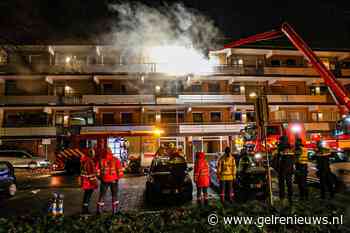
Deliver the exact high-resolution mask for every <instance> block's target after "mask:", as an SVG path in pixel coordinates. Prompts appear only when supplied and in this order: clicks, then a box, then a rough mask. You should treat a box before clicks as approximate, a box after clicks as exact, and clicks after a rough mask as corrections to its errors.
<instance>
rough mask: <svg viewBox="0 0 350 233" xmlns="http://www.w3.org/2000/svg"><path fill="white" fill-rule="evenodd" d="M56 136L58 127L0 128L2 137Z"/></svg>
mask: <svg viewBox="0 0 350 233" xmlns="http://www.w3.org/2000/svg"><path fill="white" fill-rule="evenodd" d="M23 136H26V137H35V136H43V137H44V136H47V137H49V136H51V137H54V136H56V127H20V128H0V137H23Z"/></svg>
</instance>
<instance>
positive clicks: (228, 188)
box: [217, 147, 236, 204]
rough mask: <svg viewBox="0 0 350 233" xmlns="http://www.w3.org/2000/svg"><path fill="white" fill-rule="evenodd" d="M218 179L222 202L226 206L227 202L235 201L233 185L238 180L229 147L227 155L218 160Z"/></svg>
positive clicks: (226, 150) (226, 151)
mask: <svg viewBox="0 0 350 233" xmlns="http://www.w3.org/2000/svg"><path fill="white" fill-rule="evenodd" d="M217 177H218V179H219V181H220V200H221V203H223V204H224V202H225V200H228V201H230V202H232V201H233V197H234V192H233V183H234V181H235V180H236V162H235V158H234V157H233V156H232V155H231V150H230V148H229V147H226V148H225V153H224V155H223V156H221V157H220V158H219V160H218V164H217Z"/></svg>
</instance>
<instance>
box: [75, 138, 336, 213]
mask: <svg viewBox="0 0 350 233" xmlns="http://www.w3.org/2000/svg"><path fill="white" fill-rule="evenodd" d="M97 153H99V154H98V156H95V154H96V152H95V150H94V149H92V148H91V149H89V150H88V151H87V152H86V153H84V155H83V156H82V157H81V184H82V185H81V186H82V189H83V190H84V197H83V208H82V213H83V214H88V213H89V203H90V199H91V197H92V194H93V192H94V190H95V189H97V188H98V184H99V183H100V187H99V197H98V202H97V214H100V213H101V212H102V211H103V207H104V198H105V195H106V192H107V190H108V189H110V190H111V193H112V213H113V214H115V213H116V212H117V210H118V204H119V201H118V180H119V179H120V178H121V177H123V168H122V166H121V162H120V161H119V159H118V158H116V157H115V156H113V154H112V152H111V150H110V148H107V149H106V150H102V151H99V152H97ZM165 154H168V155H169V156H170V155H176V156H184V154H183V151H182V148H177V149H176V148H175V146H174V145H171V144H169V145H167V146H165V145H162V146H161V147H160V148H159V150H158V151H157V153H156V156H157V155H158V156H161V155H165ZM316 155H317V156H316V161H317V169H318V176H319V177H320V186H321V188H320V190H321V198H325V194H326V190H327V189H328V191H329V193H330V197H331V198H332V197H333V196H334V188H333V185H334V184H333V178H332V173H331V170H330V167H329V157H330V151H329V150H327V149H326V148H323V147H322V146H321V144H319V146H318V147H317V149H316ZM237 157H242V155H238V154H237V155H233V154H232V153H231V151H230V148H229V147H226V148H225V152H224V155H222V156H221V157H220V158H219V159H218V161H217V178H218V180H219V181H220V200H221V202H222V203H225V202H226V201H228V202H232V201H233V199H234V184H235V181H236V173H237V171H236V170H237V169H236V159H238V158H237ZM273 166H274V168H275V169H276V171H277V174H278V183H279V197H280V199H284V198H285V186H287V194H288V200H289V202H290V203H292V201H293V199H292V197H293V175H294V177H295V181H296V183H297V184H298V188H299V192H300V199H301V200H307V199H308V188H307V175H308V154H307V149H306V148H305V146H304V145H303V143H302V141H301V140H300V139H296V142H295V145H293V146H292V145H290V143H289V142H288V138H287V137H285V136H281V137H280V140H279V143H278V145H277V148H276V150H275V152H274V153H273ZM98 180H100V182H98ZM194 182H195V183H196V186H197V202H198V204H202V202H204V204H205V205H207V204H208V187H209V185H210V173H209V165H208V162H207V161H206V159H205V153H204V152H197V154H196V161H195V163H194Z"/></svg>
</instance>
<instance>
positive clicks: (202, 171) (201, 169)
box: [194, 152, 210, 188]
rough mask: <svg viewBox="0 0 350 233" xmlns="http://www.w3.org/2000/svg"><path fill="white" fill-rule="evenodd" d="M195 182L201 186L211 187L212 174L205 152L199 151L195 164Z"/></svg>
mask: <svg viewBox="0 0 350 233" xmlns="http://www.w3.org/2000/svg"><path fill="white" fill-rule="evenodd" d="M194 182H195V183H196V185H197V187H199V188H206V187H209V184H210V176H209V166H208V162H207V161H206V160H205V154H204V152H198V153H197V158H196V163H195V165H194Z"/></svg>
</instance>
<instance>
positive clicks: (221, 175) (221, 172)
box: [217, 155, 236, 181]
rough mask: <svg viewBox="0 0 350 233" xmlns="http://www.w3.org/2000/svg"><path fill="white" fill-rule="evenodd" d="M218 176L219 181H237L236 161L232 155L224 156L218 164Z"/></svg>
mask: <svg viewBox="0 0 350 233" xmlns="http://www.w3.org/2000/svg"><path fill="white" fill-rule="evenodd" d="M217 176H218V179H219V180H222V181H230V180H235V179H236V161H235V158H234V157H233V156H231V155H223V156H221V157H220V158H219V161H218V164H217Z"/></svg>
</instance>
